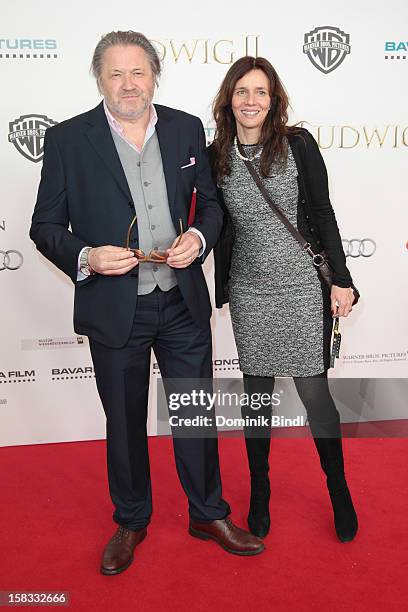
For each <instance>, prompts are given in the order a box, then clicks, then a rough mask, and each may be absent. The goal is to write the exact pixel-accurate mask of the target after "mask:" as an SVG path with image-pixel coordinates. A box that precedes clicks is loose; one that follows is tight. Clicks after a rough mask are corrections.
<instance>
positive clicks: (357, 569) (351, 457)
mask: <svg viewBox="0 0 408 612" xmlns="http://www.w3.org/2000/svg"><path fill="white" fill-rule="evenodd" d="M344 447H345V454H346V460H347V465H348V466H349V469H348V475H349V477H348V480H349V484H350V488H351V491H352V493H353V498H354V501H355V505H356V508H357V512H358V515H359V520H360V531H359V534H358V536H357V538H356V540H355V541H354V542H352V543H349V544H340V543H339V542H338V541H337V539H336V536H335V532H334V528H333V525H332V516H331V509H330V506H329V499H328V494H327V491H326V489H325V486H324V481H323V476H322V474H321V471H320V467H319V464H318V459H317V456H316V455H315V452H314V447H313V444H312V442H311V441H310V440H302V439H292V440H291V439H283V440H282V439H280V440H274V441H273V450H272V453H271V465H272V469H271V475H272V503H271V518H272V531H271V534H270V535H269V536H268V538H267V539H266V546H267V550H266V551H265V553H263V554H262V555H260V556H258V557H252V558H250V557H237V556H233V555H230V554H228V553H226V552H224V551H223V550H221V549H220V548H218V547H217V545H216V544H215V543H212V542H202V541H200V540H196V539H193V538H192V537H191V536H189V535H188V534H187V531H186V526H187V513H186V501H185V498H184V494H183V492H182V490H181V488H180V485H179V483H178V480H177V477H176V473H175V468H174V460H173V455H172V448H171V441H170V440H169V439H163V438H161V439H159V438H151V439H150V454H151V464H152V478H153V496H154V504H155V511H154V515H153V519H152V523H151V525H150V527H149V533H148V537H147V539H146V540H145V542H144V543H143V544H142V545H141V547H140V549H137V550H136V557H135V561H134V563H133V565H132V566H131V568H130V569H129V570H127V571H126V572H125V573H124V574H121V575H119V576H110V577H105V576H101V575H100V574H99V573H98V567H99V561H100V555H101V552H102V549H103V547H104V545H105V543H106V541H107V540H108V539H109V537H110V536H111V534H112V533H113V530H114V526H113V524H112V522H111V518H110V517H111V513H112V508H111V504H110V500H109V497H108V493H107V482H106V476H105V444H104V442H86V443H84V442H82V443H71V444H50V445H42V446H29V447H12V448H2V449H0V469H1V476H2V486H1V490H0V518H1V535H0V547H1V548H0V550H1V556H0V590H1V591H9V590H14V591H16V590H22V591H30V590H31V591H44V590H45V591H69V592H70V598H71V599H70V608H69V609H71V610H98V611H100V610H109V611H111V610H112V611H114V612H116V610H118V611H122V610H143V611H144V610H165V611H167V610H178V611H184V610H191V609H193V610H197V611H201V610H202V611H208V610H215V611H218V610H226V609H232V608H233V609H235V610H251V611H252V610H260V611H264V610H269V609H271V610H278V611H280V610H285V611H292V610H293V611H295V610H296V612H302V611H303V610H308V611H309V610H328V611H329V612H334V611H338V610H339V611H340V610H342V611H343V610H353V611H354V610H364V611H366V610H370V611H380V610H381V611H383V610H384V611H385V610H387V612H388V611H394V610H395V611H397V610H398V611H400V610H403V609H407V605H408V580H407V577H406V567H407V560H408V527H407V515H408V507H407V506H408V503H407V502H408V483H407V447H408V441H407V440H404V439H387V440H385V439H350V440H345V442H344ZM220 451H221V464H222V465H221V467H222V474H223V481H224V496H225V497H226V499H227V500H228V501H229V502H230V504H231V505H232V508H233V515H232V516H233V519H234V520H235V522H236V523H238V524H239V525H241V526H244V525H245V517H246V512H247V503H248V475H247V467H246V461H245V456H244V446H243V442H242V440H241V439H234V438H230V439H228V438H227V439H222V440H221V441H220ZM62 609H64V608H62Z"/></svg>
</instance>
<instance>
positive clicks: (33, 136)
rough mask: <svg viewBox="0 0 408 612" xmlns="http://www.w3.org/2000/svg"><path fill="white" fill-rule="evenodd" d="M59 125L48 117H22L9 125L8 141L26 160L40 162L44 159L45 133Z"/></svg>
mask: <svg viewBox="0 0 408 612" xmlns="http://www.w3.org/2000/svg"><path fill="white" fill-rule="evenodd" d="M57 123H58V121H53V120H52V119H49V118H48V117H47V116H46V115H21V117H19V118H18V119H15V120H14V121H11V122H10V123H9V132H10V133H9V135H8V140H9V142H11V143H13V145H14V146H15V147H16V149H17V151H18V152H19V153H21V155H24V157H25V158H26V159H29V160H30V161H32V162H39V161H41V160H42V158H43V153H44V135H45V132H46V130H47V129H48V128H49V127H51V126H52V125H57Z"/></svg>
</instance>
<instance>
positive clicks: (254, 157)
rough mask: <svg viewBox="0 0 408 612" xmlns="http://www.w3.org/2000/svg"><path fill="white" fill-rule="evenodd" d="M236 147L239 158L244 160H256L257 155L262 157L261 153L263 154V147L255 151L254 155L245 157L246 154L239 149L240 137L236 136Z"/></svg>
mask: <svg viewBox="0 0 408 612" xmlns="http://www.w3.org/2000/svg"><path fill="white" fill-rule="evenodd" d="M234 147H235V153H236V154H237V156H238V157H239V159H242V160H243V161H249V162H251V161H254V159H256V158H257V157H261V154H262V147H261V148H260V149H259V151H258V152H257V153H255V155H254V156H253V157H245V156H244V155H241V153H240V152H239V149H238V139H237V137H236V136H235V138H234Z"/></svg>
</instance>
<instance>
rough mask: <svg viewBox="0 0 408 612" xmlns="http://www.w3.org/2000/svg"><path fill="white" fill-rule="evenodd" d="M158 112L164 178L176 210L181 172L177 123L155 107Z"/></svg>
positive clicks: (171, 206)
mask: <svg viewBox="0 0 408 612" xmlns="http://www.w3.org/2000/svg"><path fill="white" fill-rule="evenodd" d="M155 109H156V112H157V118H158V120H157V123H156V133H157V138H158V140H159V146H160V153H161V158H162V164H163V171H164V177H165V179H166V187H167V198H168V201H169V208H170V211H171V212H172V211H173V210H174V199H175V195H176V181H177V176H178V170H179V167H178V166H179V164H178V162H179V161H180V160H179V153H178V148H179V133H178V129H177V123H176V122H175V121H173V120H172V119H171V117H169V115H168V113H166V111H165V110H164V109H163V108H161V107H160V105H155Z"/></svg>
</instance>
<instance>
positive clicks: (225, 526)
mask: <svg viewBox="0 0 408 612" xmlns="http://www.w3.org/2000/svg"><path fill="white" fill-rule="evenodd" d="M188 531H189V533H190V535H192V536H194V537H195V538H200V539H201V540H214V541H215V542H217V544H219V545H220V546H221V547H222V548H223V549H224V550H226V551H227V552H229V553H232V554H234V555H259V553H261V552H262V551H263V550H264V549H265V545H264V543H263V542H262V540H261V539H260V538H257V537H256V536H253V535H252V534H250V533H248V531H244V530H243V529H240V528H239V527H236V526H235V525H234V523H233V522H232V521H231V519H229V518H225V519H221V520H217V521H213V522H212V523H199V522H198V521H192V520H190V527H189V530H188Z"/></svg>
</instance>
